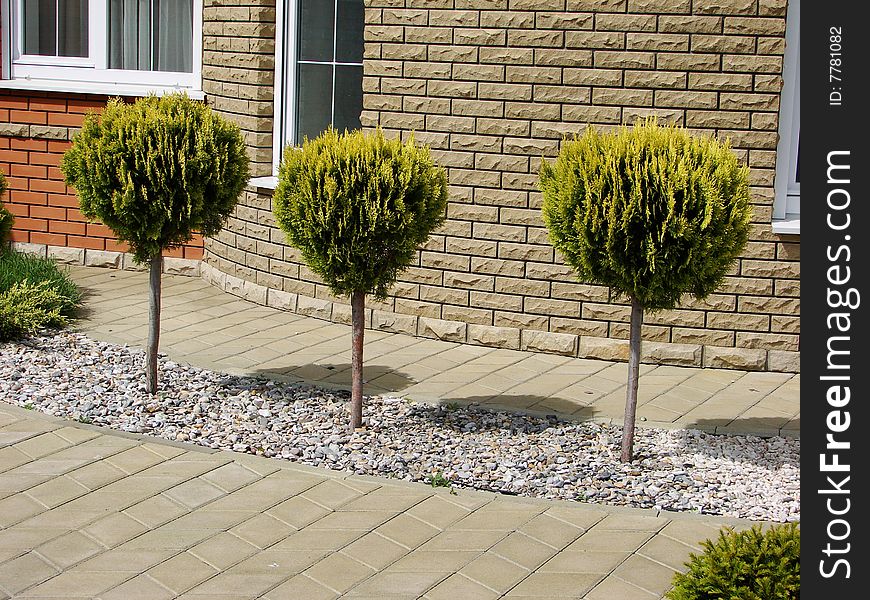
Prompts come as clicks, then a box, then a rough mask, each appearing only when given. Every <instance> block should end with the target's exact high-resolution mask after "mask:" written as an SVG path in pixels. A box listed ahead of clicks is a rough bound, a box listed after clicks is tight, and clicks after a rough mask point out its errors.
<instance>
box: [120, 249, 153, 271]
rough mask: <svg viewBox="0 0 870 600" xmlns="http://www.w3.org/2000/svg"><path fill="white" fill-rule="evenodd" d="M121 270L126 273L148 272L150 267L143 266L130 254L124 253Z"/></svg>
mask: <svg viewBox="0 0 870 600" xmlns="http://www.w3.org/2000/svg"><path fill="white" fill-rule="evenodd" d="M121 268H122V269H124V270H125V271H140V272H142V271H147V270H148V265H147V264H142V263H140V262H136V259H135V258H134V257H133V255H132V254H130V253H129V252H125V253H124V257H123V259H122V260H121Z"/></svg>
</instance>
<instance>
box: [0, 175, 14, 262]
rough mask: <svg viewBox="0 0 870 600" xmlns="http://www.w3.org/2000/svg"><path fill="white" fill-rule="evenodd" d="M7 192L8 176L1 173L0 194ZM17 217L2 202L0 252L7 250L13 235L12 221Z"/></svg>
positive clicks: (0, 203) (0, 205)
mask: <svg viewBox="0 0 870 600" xmlns="http://www.w3.org/2000/svg"><path fill="white" fill-rule="evenodd" d="M4 192H6V177H4V176H3V173H0V196H2V195H3V194H4ZM14 220H15V218H14V217H13V216H12V213H11V212H9V210H8V209H7V208H6V207H5V206H3V203H2V202H0V254H3V253H4V252H6V249H7V248H6V246H7V244H8V243H9V236H11V235H12V222H13V221H14Z"/></svg>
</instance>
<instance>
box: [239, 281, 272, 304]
mask: <svg viewBox="0 0 870 600" xmlns="http://www.w3.org/2000/svg"><path fill="white" fill-rule="evenodd" d="M267 289H268V288H266V286H264V285H260V284H258V283H254V282H253V281H245V283H244V285H243V286H242V298H244V299H245V300H247V301H248V302H253V303H254V304H260V305H265V304H266V293H267Z"/></svg>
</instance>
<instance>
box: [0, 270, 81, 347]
mask: <svg viewBox="0 0 870 600" xmlns="http://www.w3.org/2000/svg"><path fill="white" fill-rule="evenodd" d="M63 303H64V298H63V296H61V295H60V294H59V293H58V291H57V290H55V289H54V288H52V287H51V285H50V284H49V283H48V282H47V281H41V282H39V283H32V282H30V281H24V282H21V283H14V284H12V287H10V288H9V289H8V290H5V291H3V292H0V341H6V340H10V339H14V338H16V337H19V336H21V335H24V334H27V333H33V332H35V331H37V330H38V329H40V328H41V327H63V326H64V325H66V323H67V320H66V317H65V316H64V315H63V314H62V313H61V308H62V306H63Z"/></svg>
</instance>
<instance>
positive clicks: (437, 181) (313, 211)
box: [274, 129, 447, 427]
mask: <svg viewBox="0 0 870 600" xmlns="http://www.w3.org/2000/svg"><path fill="white" fill-rule="evenodd" d="M446 203H447V176H446V174H445V172H444V170H443V169H441V168H438V167H435V166H434V165H433V163H432V160H431V158H430V156H429V150H428V148H425V147H418V146H416V145H415V144H414V141H413V139H412V140H410V141H408V142H407V143H402V142H401V141H400V140H388V139H386V138H385V137H384V135H383V133H382V132H381V131H380V130H377V131H374V132H372V133H363V132H362V131H355V132H351V133H344V134H339V133H338V132H337V131H335V130H332V129H329V130H327V131H325V132H324V133H322V134H321V135H320V136H318V137H317V138H315V139H314V140H306V141H305V143H304V144H303V146H302V148H301V149H295V148H288V149H287V150H286V151H285V153H284V160H283V161H282V163H281V168H280V171H279V174H278V186H277V188H276V189H275V196H274V207H275V217H276V219H277V221H278V224H279V225H280V226H281V228H282V229H283V230H284V231H285V232H286V233H287V239H288V242H289V243H290V245H292V246H294V247H296V248H298V249H299V250H300V251H301V253H302V256H303V258H304V259H305V261H306V262H307V263H308V265H309V267H310V268H311V270H312V271H314V272H315V273H317V274H318V275H319V276H320V277H321V278H322V279H323V280H324V281H325V282H326V284H327V285H329V287H330V289H331V290H332V292H333V293H334V294H336V295H349V296H350V297H351V308H352V314H353V325H354V343H353V357H354V360H353V369H352V370H353V381H354V384H353V391H352V398H353V408H352V418H351V423H352V425H353V426H354V427H359V426H361V419H362V339H363V312H364V307H365V295H366V294H373V295H374V296H376V297H379V298H383V297H384V296H386V294H387V291H388V290H389V288H390V286H391V285H392V284H393V283H394V282H395V281H396V278H397V277H398V275H399V273H400V272H401V271H402V270H403V269H404V268H405V267H407V266H408V265H409V264H411V262H412V261H413V260H414V257H415V256H416V252H417V248H418V247H419V246H420V245H421V244H422V243H423V242H425V241H426V239H427V238H428V237H429V233H430V232H431V231H432V230H433V229H434V228H435V227H437V226H438V225H439V224H441V223H442V222H443V220H444V214H445V206H446Z"/></svg>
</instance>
